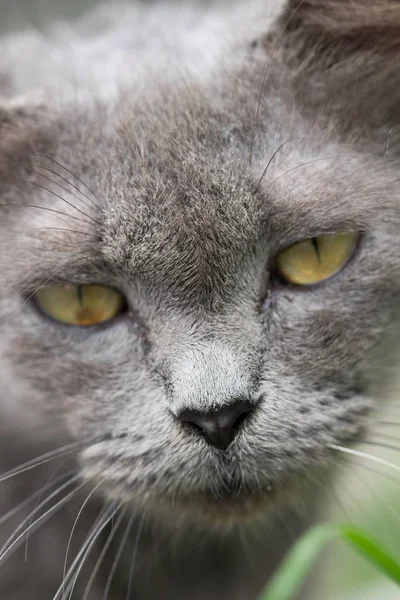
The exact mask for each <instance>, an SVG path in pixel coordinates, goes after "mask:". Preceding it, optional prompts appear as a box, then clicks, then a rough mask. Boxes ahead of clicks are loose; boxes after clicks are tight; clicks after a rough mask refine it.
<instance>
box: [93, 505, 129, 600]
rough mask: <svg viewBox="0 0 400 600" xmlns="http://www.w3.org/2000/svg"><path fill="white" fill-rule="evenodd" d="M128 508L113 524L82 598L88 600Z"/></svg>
mask: <svg viewBox="0 0 400 600" xmlns="http://www.w3.org/2000/svg"><path fill="white" fill-rule="evenodd" d="M127 510H128V509H127V508H125V510H123V511H121V514H120V516H119V518H118V519H117V522H116V523H115V526H114V525H113V528H112V529H111V532H110V534H109V536H108V538H107V541H106V543H105V544H104V547H103V550H102V551H101V553H100V556H99V558H98V560H97V562H96V564H95V566H94V569H93V571H92V574H91V576H90V578H89V581H88V583H87V585H86V588H85V591H84V593H83V597H82V600H87V599H88V596H89V593H90V590H91V588H92V585H93V582H94V580H95V579H96V575H97V573H98V571H99V569H100V567H101V564H102V562H103V560H104V557H105V555H106V554H107V551H108V549H109V547H110V546H111V543H112V541H113V539H114V537H115V534H116V533H117V531H118V529H119V526H120V525H121V523H122V521H123V519H124V518H125V515H126V512H127ZM114 517H115V513H114V515H113V519H114Z"/></svg>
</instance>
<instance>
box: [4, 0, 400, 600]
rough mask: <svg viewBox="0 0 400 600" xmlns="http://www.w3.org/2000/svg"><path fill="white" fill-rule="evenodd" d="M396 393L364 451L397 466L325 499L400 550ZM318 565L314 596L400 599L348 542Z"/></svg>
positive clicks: (38, 19)
mask: <svg viewBox="0 0 400 600" xmlns="http://www.w3.org/2000/svg"><path fill="white" fill-rule="evenodd" d="M109 1H110V2H114V0H109ZM128 1H129V0H128ZM131 1H134V0H131ZM138 1H139V0H138ZM149 1H154V0H147V2H149ZM199 1H201V0H199ZM265 1H266V2H267V1H268V0H265ZM321 1H323V0H321ZM142 3H146V0H142ZM98 4H100V2H99V1H98V0H0V9H1V19H0V33H4V32H11V31H13V30H14V31H16V30H19V31H20V30H23V29H26V28H32V27H33V28H35V29H39V30H42V31H45V29H46V26H47V25H48V24H49V23H51V22H52V21H59V20H65V19H66V20H69V21H71V20H72V21H73V20H74V19H76V18H78V17H79V16H80V15H81V14H83V13H84V12H86V11H87V10H88V9H90V8H91V7H94V6H96V5H98ZM0 60H1V58H0ZM399 387H400V386H399ZM397 396H398V392H397V390H395V391H394V392H393V398H392V400H390V401H389V405H388V408H387V409H386V410H385V412H384V413H382V415H380V416H377V417H376V419H377V421H378V419H379V421H380V422H379V423H377V426H376V428H375V430H374V433H373V435H372V437H371V439H373V442H372V443H371V444H370V445H368V446H360V447H359V450H360V451H362V452H366V453H370V454H371V455H373V456H375V457H378V459H379V460H382V461H389V462H391V463H392V464H393V465H394V467H389V466H387V465H384V464H383V463H382V462H376V461H372V460H368V459H366V458H357V459H355V460H351V459H349V458H350V457H349V458H348V459H347V460H346V467H344V468H342V469H341V476H340V477H339V478H338V481H337V483H336V485H335V486H334V488H333V489H332V490H326V493H325V496H324V499H323V500H322V502H323V503H324V504H325V503H326V504H327V505H329V506H330V518H331V519H334V520H336V521H340V522H343V521H345V522H348V521H351V522H353V523H356V524H358V525H360V526H363V527H365V528H366V529H368V531H370V532H371V533H372V534H374V535H375V536H376V537H377V538H379V540H380V541H381V542H383V543H384V544H385V545H386V546H387V547H388V549H390V550H392V551H395V552H397V554H398V555H399V556H400V444H399V431H400V403H399V407H398V408H396V407H395V404H396V399H397ZM388 446H390V447H391V448H389V447H388ZM397 446H398V448H397ZM338 458H339V457H338ZM398 465H399V466H398ZM317 571H318V577H319V580H320V587H319V591H318V592H317V593H316V595H315V598H314V600H400V591H399V590H398V588H396V587H395V586H394V584H391V583H387V582H386V581H385V580H384V579H383V577H382V576H380V575H377V573H376V572H375V570H374V569H372V568H371V567H370V566H369V564H368V563H367V562H366V561H365V560H363V559H362V558H359V557H358V556H356V554H355V553H354V552H353V551H352V550H350V549H348V548H347V547H345V546H344V545H343V544H340V543H338V544H335V545H334V546H333V547H331V548H330V549H329V550H328V551H326V552H325V553H324V556H323V558H322V559H321V560H320V562H319V566H318V569H317ZM188 600H189V599H188Z"/></svg>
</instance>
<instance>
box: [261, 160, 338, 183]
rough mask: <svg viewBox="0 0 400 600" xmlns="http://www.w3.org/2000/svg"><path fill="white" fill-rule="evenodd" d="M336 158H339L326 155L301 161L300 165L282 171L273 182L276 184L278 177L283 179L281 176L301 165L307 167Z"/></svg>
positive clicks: (299, 167)
mask: <svg viewBox="0 0 400 600" xmlns="http://www.w3.org/2000/svg"><path fill="white" fill-rule="evenodd" d="M334 158H337V157H336V156H326V157H323V158H314V159H313V160H308V161H307V162H304V163H301V164H299V165H296V166H295V167H292V168H291V169H288V170H287V171H285V172H284V173H281V174H280V175H278V177H276V178H275V179H274V180H273V181H272V182H271V183H272V184H274V183H275V181H278V179H281V177H284V176H285V175H287V174H288V173H291V172H292V171H296V169H301V167H306V166H307V165H312V164H313V163H316V162H320V161H322V160H331V159H334Z"/></svg>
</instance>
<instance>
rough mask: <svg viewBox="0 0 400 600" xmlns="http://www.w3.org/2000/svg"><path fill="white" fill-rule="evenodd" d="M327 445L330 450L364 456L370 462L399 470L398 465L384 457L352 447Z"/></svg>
mask: <svg viewBox="0 0 400 600" xmlns="http://www.w3.org/2000/svg"><path fill="white" fill-rule="evenodd" d="M328 447H329V448H331V450H336V451H337V452H342V453H343V454H350V455H352V456H358V457H359V458H365V459H366V460H371V461H372V462H376V463H378V464H381V465H384V466H386V467H390V468H391V469H394V470H395V471H398V472H400V467H399V466H398V465H395V464H394V463H392V462H390V461H388V460H385V459H384V458H380V457H379V456H374V455H373V454H368V453H367V452H361V451H360V450H354V449H353V448H345V447H344V446H337V445H336V444H329V446H328Z"/></svg>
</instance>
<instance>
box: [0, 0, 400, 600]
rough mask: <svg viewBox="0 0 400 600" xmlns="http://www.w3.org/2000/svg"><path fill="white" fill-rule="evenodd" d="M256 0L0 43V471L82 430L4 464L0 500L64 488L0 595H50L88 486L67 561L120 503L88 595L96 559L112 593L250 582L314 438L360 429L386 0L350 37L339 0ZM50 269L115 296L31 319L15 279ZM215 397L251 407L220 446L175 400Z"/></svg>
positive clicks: (22, 282) (96, 590) (384, 170)
mask: <svg viewBox="0 0 400 600" xmlns="http://www.w3.org/2000/svg"><path fill="white" fill-rule="evenodd" d="M324 1H325V0H321V4H322V3H323V2H324ZM365 3H366V5H367V4H368V6H370V5H371V2H367V0H365ZM267 4H268V3H264V2H262V1H261V0H260V1H253V2H252V3H250V4H246V6H245V7H244V6H243V5H241V4H240V3H238V4H237V5H236V4H233V5H232V4H231V3H227V2H215V3H212V4H210V5H207V6H206V7H203V8H199V7H198V6H197V5H196V4H193V5H191V4H187V3H185V5H184V6H183V5H167V4H160V5H155V6H154V7H151V8H146V7H145V6H143V5H139V4H138V5H137V6H136V5H135V6H132V7H130V8H128V7H121V8H115V7H112V8H111V9H110V8H109V9H107V8H105V9H103V10H102V11H100V12H99V13H97V14H95V15H92V16H91V17H89V18H88V20H87V21H85V22H83V23H81V24H77V27H76V33H72V32H71V31H69V30H67V28H66V26H65V27H64V28H61V29H60V28H58V29H57V28H56V29H54V30H52V31H51V32H49V38H48V41H46V40H44V39H39V38H38V36H37V35H36V34H31V33H24V34H20V35H15V36H12V37H10V38H8V39H7V38H5V39H4V41H3V42H2V44H3V46H2V47H3V49H4V50H3V52H2V54H1V55H2V61H3V62H2V65H1V67H0V69H1V70H0V81H2V82H4V83H3V84H2V85H3V87H2V90H3V91H2V93H3V100H2V109H1V112H0V129H1V138H0V203H1V205H2V206H1V207H0V210H1V217H0V233H1V235H0V331H1V339H0V365H1V366H0V379H1V384H2V387H1V393H0V394H1V395H0V399H1V402H0V410H1V421H0V422H1V431H2V445H3V447H4V448H5V449H6V450H5V451H4V452H2V453H1V456H2V458H1V463H2V470H3V471H7V470H8V469H10V468H12V467H15V466H16V465H18V464H19V463H23V462H24V461H27V460H30V459H32V458H34V457H36V456H40V455H42V454H43V453H44V452H45V451H46V450H48V449H49V448H58V447H62V446H64V445H65V444H69V443H72V442H75V441H77V442H80V443H81V444H82V446H80V447H79V448H78V449H77V450H75V451H74V453H73V454H72V455H71V456H72V459H71V460H70V461H69V462H68V463H67V465H62V464H61V466H59V470H58V472H57V474H55V475H53V473H54V471H55V470H56V466H55V462H54V461H53V462H49V463H48V464H47V465H44V466H43V467H41V469H42V470H41V471H40V474H38V471H37V469H36V470H35V469H33V470H30V471H27V472H25V474H21V475H18V476H15V477H13V478H10V479H7V480H6V481H3V482H2V483H1V486H2V494H1V498H2V500H1V502H2V513H3V512H4V513H6V512H7V511H9V510H11V509H12V508H13V506H15V505H16V504H17V503H18V502H21V501H22V500H24V498H25V497H26V496H27V495H29V494H27V491H28V490H29V489H30V490H32V491H31V492H30V493H32V492H33V491H34V490H35V489H40V485H41V486H43V484H44V482H45V481H46V478H48V477H51V476H52V475H53V478H56V477H57V475H59V474H61V473H62V471H63V470H70V469H71V468H72V470H73V472H75V473H79V475H80V477H81V478H82V481H83V482H86V483H85V485H84V487H83V488H82V489H81V490H80V491H79V492H77V494H76V496H75V497H74V498H73V499H72V500H71V503H68V504H67V505H66V508H65V509H63V510H64V512H63V513H62V512H60V513H56V515H55V516H54V518H53V519H52V520H50V521H49V523H46V524H44V525H43V526H42V527H40V528H39V529H38V531H37V532H36V533H35V534H34V535H33V536H32V538H33V539H34V540H35V541H34V542H30V543H29V545H33V544H35V546H34V549H35V552H34V558H32V556H31V558H30V560H29V561H28V563H27V564H26V563H25V562H24V556H23V551H20V552H19V553H16V554H14V555H12V556H11V558H10V560H8V561H4V564H2V565H1V568H0V596H1V597H2V598H3V597H10V598H11V597H12V598H13V599H14V600H22V599H24V600H25V599H26V598H28V597H29V598H30V599H31V600H39V599H40V600H52V598H53V597H54V594H55V592H56V590H57V587H58V586H59V585H60V584H61V580H62V570H63V569H62V567H63V559H64V554H65V548H66V545H67V542H68V536H69V534H70V531H71V528H72V526H73V522H74V518H75V516H76V514H77V512H78V510H79V508H80V506H81V505H82V503H83V502H84V501H85V499H86V498H87V495H88V494H89V493H90V492H91V491H92V490H93V489H94V487H95V486H98V487H97V488H96V491H95V492H93V494H92V495H91V496H90V497H89V500H88V501H87V503H86V504H85V505H84V510H83V512H82V514H81V516H80V519H79V520H78V523H77V526H76V535H75V537H74V538H73V540H74V543H73V545H72V548H71V550H70V558H71V560H73V558H74V556H76V553H77V552H78V551H79V544H80V543H82V540H84V539H85V535H87V531H88V529H90V527H91V526H92V524H93V523H94V521H95V520H96V518H97V516H98V515H99V512H100V510H101V508H102V506H103V503H104V499H105V500H106V505H113V504H112V503H113V502H117V503H122V504H123V508H122V509H121V510H122V511H125V512H124V513H123V514H124V516H123V519H122V518H121V519H122V520H120V522H119V528H118V529H117V531H116V533H115V536H114V537H113V538H111V539H110V543H109V548H108V551H107V552H106V554H105V556H104V560H103V563H102V565H101V567H100V569H99V571H98V574H97V576H96V578H95V581H94V583H93V586H92V588H91V595H90V596H88V598H90V600H101V599H102V598H103V593H104V590H105V589H106V587H107V583H106V582H107V578H108V575H109V573H110V569H111V570H112V569H113V567H112V565H113V562H114V559H115V557H117V558H118V562H117V563H116V567H115V569H116V570H115V576H114V577H113V580H112V587H111V590H110V596H109V597H110V598H113V599H115V600H120V599H121V600H124V599H125V598H126V595H127V589H128V587H129V580H130V579H131V584H132V585H131V590H130V591H131V595H130V597H131V598H135V599H136V600H158V599H159V598H160V599H161V598H162V599H163V600H169V599H171V600H172V599H173V600H187V599H189V598H190V599H191V600H192V599H198V600H205V599H207V600H222V599H225V598H227V599H228V598H229V599H230V600H254V599H255V598H256V596H257V594H258V592H259V591H260V589H261V587H262V586H263V585H264V584H265V582H266V580H267V579H268V576H269V574H270V573H271V572H272V570H273V569H274V568H275V567H276V565H277V563H278V562H279V560H280V559H281V557H282V556H283V554H284V552H285V550H286V549H287V547H288V546H289V544H290V543H291V542H292V541H293V539H294V538H295V537H296V536H297V535H298V534H299V533H300V532H301V531H302V530H303V529H304V528H305V527H306V526H307V524H308V523H309V521H310V520H311V519H312V515H313V514H314V513H318V512H319V511H320V507H319V506H318V505H319V504H320V503H321V502H323V500H318V497H317V491H318V490H319V485H320V484H321V483H322V485H323V484H324V482H325V480H326V478H327V477H329V476H330V475H331V473H332V470H333V467H332V463H335V462H337V460H338V459H339V456H338V455H337V454H336V453H335V452H334V451H333V450H332V445H345V446H347V445H348V444H353V443H355V442H357V441H359V440H360V439H364V438H366V437H367V436H368V431H369V427H370V423H371V412H372V411H373V410H374V408H375V407H377V406H378V405H379V403H380V402H382V401H383V399H384V397H385V390H386V389H387V386H388V384H390V383H391V381H392V375H393V372H394V369H393V368H392V367H393V366H395V365H396V364H397V360H398V350H399V348H398V346H399V335H398V324H399V315H398V306H399V298H400V261H399V256H400V238H399V216H400V215H399V201H398V194H399V191H400V184H399V181H398V174H397V173H398V168H397V154H398V133H397V125H398V120H399V112H398V101H399V98H400V96H399V92H400V87H399V85H398V77H399V76H398V73H397V70H396V69H395V68H394V67H392V66H391V65H392V63H391V62H390V61H386V62H384V61H383V58H384V57H385V56H386V57H387V53H389V54H390V57H391V60H392V61H393V65H395V64H396V62H397V59H398V41H397V40H398V39H399V38H398V37H395V36H396V35H398V34H399V32H400V9H396V8H394V4H393V2H390V1H389V0H388V1H387V2H385V1H383V0H382V1H381V2H376V6H375V12H374V11H372V12H370V13H368V14H369V16H370V17H371V14H372V15H374V14H375V15H376V20H374V18H372V17H371V19H370V20H369V21H368V24H367V25H368V28H369V31H370V33H371V32H372V34H373V35H372V38H371V39H372V42H371V43H372V46H371V45H368V47H366V44H364V42H363V40H364V36H365V27H366V24H365V22H364V20H361V22H358V20H357V19H358V14H359V13H357V10H356V9H357V6H356V5H355V8H354V10H355V12H354V13H349V16H348V18H349V19H353V24H354V26H353V28H352V31H351V35H350V34H349V32H348V31H347V29H346V30H345V29H344V28H341V26H340V25H341V23H342V21H343V13H342V12H341V11H342V9H343V0H342V1H341V2H340V1H339V0H338V1H337V3H336V2H334V1H333V0H332V1H331V2H329V1H328V0H327V2H326V12H325V13H324V18H321V15H320V13H319V8H318V5H314V3H313V2H304V3H296V2H290V3H289V6H282V3H281V2H272V3H270V5H269V7H268V6H267ZM358 4H359V5H362V4H363V2H361V0H360V1H359V2H358ZM386 5H387V7H389V8H390V11H391V12H390V22H389V20H388V19H387V18H386V16H385V14H384V13H385V10H386V8H387V7H386ZM336 8H337V12H336ZM389 8H387V10H389ZM339 9H340V10H339ZM360 10H361V9H360ZM280 11H282V15H283V16H281V17H280V18H279V19H276V17H277V15H278V13H280ZM380 11H381V12H380ZM335 16H336V17H337V19H338V21H337V23H338V26H337V27H333V26H332V23H335ZM347 22H348V20H347V21H346V23H347ZM375 26H376V31H375V29H374V27H375ZM389 26H390V27H391V30H390V31H391V34H392V36H394V37H393V38H392V39H393V40H394V41H393V43H392V44H388V43H387V35H386V34H387V31H386V29H385V28H387V27H389ZM332 31H333V32H334V33H332ZM329 36H333V37H332V39H331V38H330V37H329ZM327 38H328V41H329V43H328V42H327V41H326V40H327ZM0 46H1V44H0ZM364 46H365V47H364ZM46 48H47V49H48V50H49V52H47V51H46ZM383 65H384V66H383ZM267 165H268V168H267V169H266V166H267ZM49 179H50V181H49ZM45 188H47V190H46V189H45ZM28 205H30V206H28ZM38 206H40V207H44V208H47V209H51V211H46V210H41V209H39V208H37V207H38ZM54 211H58V212H54ZM60 213H63V214H60ZM344 228H345V229H350V230H354V231H360V232H362V234H363V235H362V238H361V241H360V245H359V247H358V249H357V251H356V253H355V255H354V257H353V259H352V260H351V262H350V263H349V264H348V265H347V266H346V267H345V268H344V269H343V271H342V272H341V273H339V274H338V275H337V276H335V277H333V278H331V279H329V280H328V281H326V282H324V283H323V284H321V285H318V286H315V287H313V288H311V289H308V290H298V289H295V288H291V287H290V286H286V287H285V286H282V285H277V284H276V283H274V281H273V280H271V275H272V270H273V261H274V258H275V257H276V255H277V253H278V252H279V251H280V250H282V249H283V248H285V247H286V246H288V245H290V244H291V243H293V242H294V241H296V240H299V239H303V238H306V237H310V236H314V235H318V234H321V233H323V232H330V231H332V232H334V231H338V230H341V229H344ZM57 278H58V279H62V280H73V281H76V282H89V283H90V282H96V283H100V284H106V285H111V286H114V287H116V288H117V289H119V290H120V291H122V292H123V293H124V294H125V296H126V298H127V299H128V302H129V306H130V312H129V315H126V316H124V317H123V318H121V319H119V320H117V321H116V322H115V323H113V324H112V325H110V326H106V327H98V328H94V329H93V330H90V331H87V330H80V329H76V328H68V327H66V326H60V325H58V324H56V323H54V322H51V321H49V320H48V319H46V318H44V317H43V315H41V314H39V312H38V311H37V310H36V309H35V307H34V306H33V304H32V302H31V301H30V296H31V295H32V294H33V293H34V292H35V290H36V289H37V288H38V286H41V285H44V284H45V283H46V282H47V281H48V280H49V279H57ZM237 397H245V398H246V399H247V400H249V401H250V402H252V403H253V404H254V406H255V410H254V411H253V413H252V414H251V416H250V417H249V418H248V419H247V420H246V422H245V423H244V424H243V426H242V427H241V429H240V432H239V434H238V436H237V437H236V438H235V440H234V442H233V443H232V444H231V446H230V447H229V448H228V450H227V451H220V450H216V449H215V448H212V447H210V446H208V445H207V444H206V442H205V440H204V439H203V438H202V437H201V436H199V435H197V434H195V433H194V432H193V431H191V430H190V429H188V428H187V427H185V426H184V425H182V423H180V422H179V421H178V419H177V418H176V416H175V415H177V414H179V412H180V411H181V410H184V409H196V410H212V409H216V408H218V407H220V406H223V405H226V404H227V403H229V402H232V401H233V400H234V399H235V398H237ZM69 456H70V455H69ZM70 458H71V457H70ZM58 460H59V461H61V463H62V462H63V459H62V458H59V459H58ZM42 479H43V482H42ZM38 483H39V487H38ZM47 488H48V489H51V480H50V483H48V486H47ZM47 488H45V491H44V495H43V498H45V497H46V494H48V493H49V492H48V491H46V489H47ZM303 502H305V504H306V506H307V511H306V512H307V514H304V512H303V507H304V504H303ZM74 503H76V504H74ZM34 504H35V503H34V502H33V506H34ZM26 511H27V512H26V514H28V513H29V510H28V509H26ZM74 511H75V512H74ZM119 514H122V513H119ZM115 519H116V520H117V521H118V515H117V516H116V517H115ZM21 520H22V518H21V513H17V515H16V516H15V517H13V518H12V519H10V520H9V521H7V527H6V531H5V532H4V533H2V534H1V535H2V539H4V540H6V538H7V536H8V535H10V533H12V531H13V530H14V528H15V527H16V526H17V525H18V523H19V522H20V521H21ZM128 528H129V529H128ZM125 530H126V531H128V533H129V535H128V534H127V537H126V538H124V531H125ZM109 532H110V528H108V529H107V527H106V528H105V529H104V531H103V537H104V539H102V537H100V538H99V540H98V543H97V545H95V546H94V548H93V552H92V554H91V556H90V559H88V562H87V564H86V566H85V569H86V571H85V570H83V571H82V572H81V575H80V577H79V578H78V580H77V585H76V587H75V592H74V594H75V595H74V596H73V597H74V598H77V599H78V598H80V599H81V598H83V594H84V590H85V586H86V583H87V581H88V579H89V577H90V573H91V572H92V569H93V568H94V564H95V562H96V559H97V557H98V556H99V555H100V553H101V549H102V547H103V544H104V543H106V541H105V540H107V536H108V533H109ZM3 536H4V537H3ZM119 548H121V552H120V553H118V552H119ZM21 552H22V553H21ZM34 559H35V561H36V562H34V563H32V561H33V560H34ZM132 561H133V571H132V573H131V574H130V565H131V563H132ZM53 563H54V564H53ZM27 590H29V591H27ZM61 598H68V596H67V595H64V596H63V595H59V596H57V599H58V600H60V599H61ZM55 600H56V599H55Z"/></svg>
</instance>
